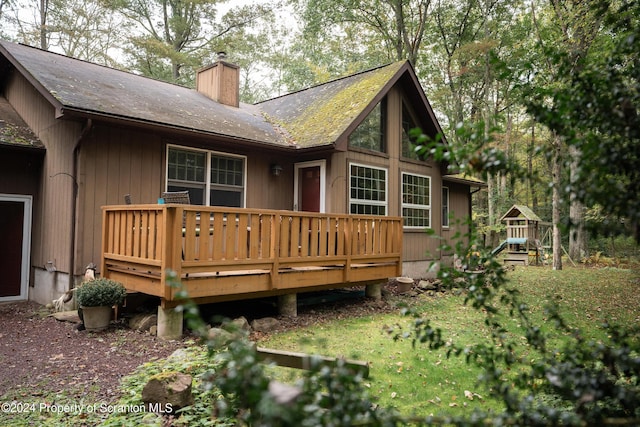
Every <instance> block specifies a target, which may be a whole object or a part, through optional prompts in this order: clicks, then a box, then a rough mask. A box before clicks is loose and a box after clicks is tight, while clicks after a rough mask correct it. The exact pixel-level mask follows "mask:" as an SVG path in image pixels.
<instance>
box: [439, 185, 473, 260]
mask: <svg viewBox="0 0 640 427" xmlns="http://www.w3.org/2000/svg"><path fill="white" fill-rule="evenodd" d="M443 185H444V186H445V187H448V188H449V213H450V214H451V215H453V218H452V219H450V220H449V228H443V229H442V237H443V238H444V239H445V242H447V244H448V245H449V246H451V247H452V249H451V250H449V251H448V252H447V253H446V255H451V254H453V252H454V248H455V246H456V244H457V243H458V242H459V239H460V238H463V242H464V243H465V244H466V243H467V242H468V239H467V238H466V237H465V236H466V235H467V234H468V233H469V225H468V220H469V219H470V215H471V212H470V210H469V209H470V206H469V201H470V199H471V195H470V194H469V187H468V186H466V185H461V184H456V183H452V182H446V181H445V182H444V183H443ZM457 233H459V236H458V237H456V234H457Z"/></svg>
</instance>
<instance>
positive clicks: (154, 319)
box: [129, 313, 158, 331]
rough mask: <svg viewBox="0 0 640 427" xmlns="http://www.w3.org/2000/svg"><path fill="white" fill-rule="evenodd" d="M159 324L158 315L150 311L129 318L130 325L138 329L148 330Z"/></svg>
mask: <svg viewBox="0 0 640 427" xmlns="http://www.w3.org/2000/svg"><path fill="white" fill-rule="evenodd" d="M157 325H158V316H157V315H156V314H150V313H140V314H136V315H135V316H133V317H132V318H131V319H129V327H130V328H131V329H135V330H136V331H148V330H149V329H151V327H152V326H157Z"/></svg>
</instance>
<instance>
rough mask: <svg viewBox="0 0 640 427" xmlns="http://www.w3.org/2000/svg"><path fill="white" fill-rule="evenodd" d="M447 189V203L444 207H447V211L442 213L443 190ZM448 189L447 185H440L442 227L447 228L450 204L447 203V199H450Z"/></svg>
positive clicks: (443, 204)
mask: <svg viewBox="0 0 640 427" xmlns="http://www.w3.org/2000/svg"><path fill="white" fill-rule="evenodd" d="M445 190H447V203H446V207H447V213H446V215H445V213H444V207H445V203H444V199H445V197H444V191H445ZM450 194H451V193H450V190H449V187H447V186H444V185H443V186H442V201H441V203H442V228H445V229H448V228H449V227H450V225H449V215H450V214H451V205H450V203H449V201H450V200H451V198H450Z"/></svg>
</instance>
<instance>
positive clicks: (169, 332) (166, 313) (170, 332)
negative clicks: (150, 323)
mask: <svg viewBox="0 0 640 427" xmlns="http://www.w3.org/2000/svg"><path fill="white" fill-rule="evenodd" d="M182 323H183V313H182V311H176V309H175V307H170V308H165V307H162V306H158V338H161V339H163V340H177V339H180V338H181V337H182V328H183V326H182Z"/></svg>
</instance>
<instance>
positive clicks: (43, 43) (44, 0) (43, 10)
mask: <svg viewBox="0 0 640 427" xmlns="http://www.w3.org/2000/svg"><path fill="white" fill-rule="evenodd" d="M48 12H49V0H40V49H42V50H48V49H49V43H47V13H48Z"/></svg>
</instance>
